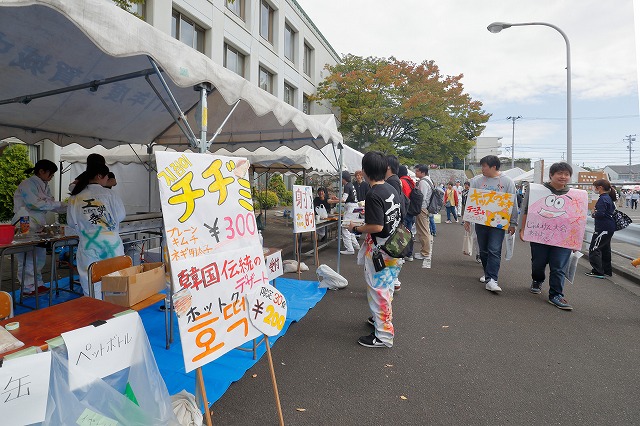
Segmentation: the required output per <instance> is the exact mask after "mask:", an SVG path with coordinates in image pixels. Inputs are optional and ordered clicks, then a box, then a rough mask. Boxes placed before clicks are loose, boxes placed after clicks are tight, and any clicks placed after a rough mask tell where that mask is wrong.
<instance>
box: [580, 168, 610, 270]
mask: <svg viewBox="0 0 640 426" xmlns="http://www.w3.org/2000/svg"><path fill="white" fill-rule="evenodd" d="M593 189H594V191H595V192H597V193H598V194H600V197H599V198H598V201H596V206H595V208H594V209H593V213H592V214H591V216H592V217H593V219H594V232H593V236H592V237H591V244H590V245H589V263H590V264H591V271H589V272H585V275H587V276H589V277H594V278H601V279H602V278H604V276H605V275H607V276H611V275H613V270H612V268H611V238H612V237H613V233H614V232H615V231H616V222H615V220H614V219H613V212H614V211H615V209H616V207H615V205H614V204H613V199H614V197H615V194H614V193H615V190H614V189H612V188H611V184H610V183H609V181H608V180H606V179H598V180H597V181H595V182H593Z"/></svg>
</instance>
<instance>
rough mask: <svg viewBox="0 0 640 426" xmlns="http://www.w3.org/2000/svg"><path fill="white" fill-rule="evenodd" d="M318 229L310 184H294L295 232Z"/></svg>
mask: <svg viewBox="0 0 640 426" xmlns="http://www.w3.org/2000/svg"><path fill="white" fill-rule="evenodd" d="M315 230H316V215H315V211H314V209H313V191H312V190H311V187H310V186H302V185H293V233H294V234H299V233H301V232H311V231H315Z"/></svg>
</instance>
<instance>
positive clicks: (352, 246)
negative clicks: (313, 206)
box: [329, 170, 360, 255]
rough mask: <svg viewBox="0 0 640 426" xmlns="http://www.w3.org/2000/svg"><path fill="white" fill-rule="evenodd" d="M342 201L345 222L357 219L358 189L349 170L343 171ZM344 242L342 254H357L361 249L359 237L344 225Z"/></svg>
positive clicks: (334, 200) (331, 201) (333, 200)
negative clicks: (355, 210) (355, 211)
mask: <svg viewBox="0 0 640 426" xmlns="http://www.w3.org/2000/svg"><path fill="white" fill-rule="evenodd" d="M342 185H343V186H344V187H343V192H342V203H343V206H344V209H343V211H344V216H342V221H343V222H345V223H346V222H349V220H353V219H357V218H358V213H354V212H353V210H354V209H357V208H358V195H357V193H356V189H355V188H354V186H353V183H351V174H350V173H349V172H348V171H346V170H345V171H343V172H342ZM337 201H338V200H337V199H332V200H329V202H330V203H333V204H335V203H336V202H337ZM341 232H342V244H343V245H344V250H341V251H340V253H341V254H346V255H351V254H355V252H356V250H360V244H359V243H358V239H357V238H356V236H355V235H354V234H353V232H351V231H350V230H349V229H348V228H346V227H344V226H343V227H342V231H341Z"/></svg>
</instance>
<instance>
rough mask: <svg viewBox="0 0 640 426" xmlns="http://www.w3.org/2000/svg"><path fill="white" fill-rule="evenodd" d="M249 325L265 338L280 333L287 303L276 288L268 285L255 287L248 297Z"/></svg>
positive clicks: (284, 319) (285, 316) (285, 317)
mask: <svg viewBox="0 0 640 426" xmlns="http://www.w3.org/2000/svg"><path fill="white" fill-rule="evenodd" d="M249 300H250V301H251V306H250V318H251V323H252V324H253V325H254V327H256V328H257V329H258V330H260V331H261V332H263V333H264V334H266V335H267V336H276V335H277V334H278V333H280V332H281V331H282V327H284V322H285V321H286V319H287V301H286V300H285V298H284V296H283V295H282V293H280V291H278V289H277V288H275V287H273V286H270V285H261V286H259V287H257V288H256V289H255V290H254V291H253V292H252V293H251V294H250V295H249Z"/></svg>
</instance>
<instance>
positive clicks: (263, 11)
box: [260, 0, 273, 44]
mask: <svg viewBox="0 0 640 426" xmlns="http://www.w3.org/2000/svg"><path fill="white" fill-rule="evenodd" d="M260 36H262V38H263V39H265V40H267V41H268V42H269V43H271V44H273V8H272V7H271V5H269V3H267V2H266V1H265V0H262V1H261V2H260Z"/></svg>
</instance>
